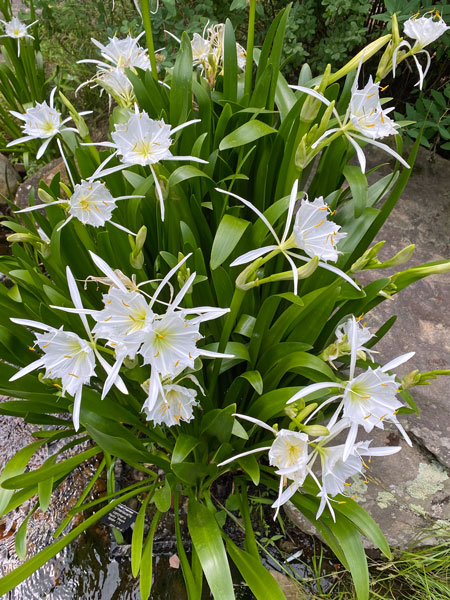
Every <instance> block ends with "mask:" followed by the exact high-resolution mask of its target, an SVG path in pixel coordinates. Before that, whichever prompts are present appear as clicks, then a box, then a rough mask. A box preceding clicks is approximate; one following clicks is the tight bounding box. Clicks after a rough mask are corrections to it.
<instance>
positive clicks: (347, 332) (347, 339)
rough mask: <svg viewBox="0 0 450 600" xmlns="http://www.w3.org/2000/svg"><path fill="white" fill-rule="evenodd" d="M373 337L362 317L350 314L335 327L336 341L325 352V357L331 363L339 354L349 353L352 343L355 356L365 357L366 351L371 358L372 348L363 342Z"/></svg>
mask: <svg viewBox="0 0 450 600" xmlns="http://www.w3.org/2000/svg"><path fill="white" fill-rule="evenodd" d="M373 337H375V334H373V333H370V329H369V328H368V327H366V325H365V324H364V323H363V322H362V318H359V319H355V317H354V316H353V315H352V316H351V317H350V318H349V319H347V320H346V321H344V322H343V323H341V324H340V325H338V327H337V328H336V341H335V343H334V344H332V346H330V347H329V351H327V352H326V359H327V360H328V361H329V362H331V364H333V363H332V361H333V360H336V359H337V358H339V357H340V356H347V355H349V354H350V355H351V353H352V347H353V345H355V346H356V356H357V357H358V358H362V359H363V360H365V359H366V354H365V353H367V354H368V355H369V356H370V357H371V358H372V360H373V356H372V355H373V354H374V353H376V352H375V351H374V350H370V349H369V348H366V346H365V344H366V343H367V342H368V341H369V340H371V339H372V338H373Z"/></svg>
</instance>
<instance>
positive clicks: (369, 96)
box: [367, 92, 375, 98]
mask: <svg viewBox="0 0 450 600" xmlns="http://www.w3.org/2000/svg"><path fill="white" fill-rule="evenodd" d="M373 96H375V92H374V93H373V94H369V95H368V96H367V98H372V97H373Z"/></svg>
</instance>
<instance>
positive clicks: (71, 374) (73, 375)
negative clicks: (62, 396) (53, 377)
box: [69, 373, 78, 379]
mask: <svg viewBox="0 0 450 600" xmlns="http://www.w3.org/2000/svg"><path fill="white" fill-rule="evenodd" d="M69 375H70V376H71V377H76V378H77V379H78V375H75V373H69Z"/></svg>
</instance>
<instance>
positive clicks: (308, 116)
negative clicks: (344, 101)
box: [300, 95, 323, 123]
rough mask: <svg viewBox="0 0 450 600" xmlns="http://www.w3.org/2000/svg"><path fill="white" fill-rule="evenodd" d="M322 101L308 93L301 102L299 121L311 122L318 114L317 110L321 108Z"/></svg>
mask: <svg viewBox="0 0 450 600" xmlns="http://www.w3.org/2000/svg"><path fill="white" fill-rule="evenodd" d="M322 106H323V103H322V102H321V101H320V100H318V99H317V98H314V96H310V95H308V97H307V98H306V100H305V101H304V102H303V106H302V110H301V112H300V121H304V122H306V123H312V122H313V121H314V119H315V118H316V117H317V115H318V114H319V110H320V109H321V108H322Z"/></svg>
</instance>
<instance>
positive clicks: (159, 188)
mask: <svg viewBox="0 0 450 600" xmlns="http://www.w3.org/2000/svg"><path fill="white" fill-rule="evenodd" d="M150 171H151V172H152V175H153V181H154V182H155V188H156V195H157V196H158V198H159V205H160V209H161V221H164V196H163V193H162V190H161V185H160V183H159V181H158V178H157V176H156V173H155V170H154V168H153V166H152V165H150Z"/></svg>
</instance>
